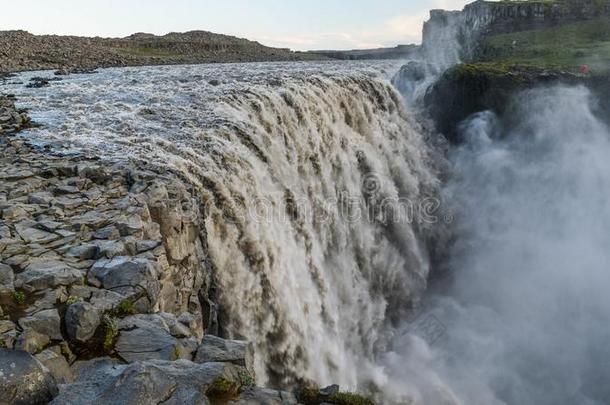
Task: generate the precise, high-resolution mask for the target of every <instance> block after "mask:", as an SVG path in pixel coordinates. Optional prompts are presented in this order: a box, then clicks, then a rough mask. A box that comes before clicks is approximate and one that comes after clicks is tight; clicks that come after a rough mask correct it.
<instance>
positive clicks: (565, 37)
mask: <svg viewBox="0 0 610 405" xmlns="http://www.w3.org/2000/svg"><path fill="white" fill-rule="evenodd" d="M475 61H477V62H493V63H498V64H504V65H523V66H535V67H540V68H549V69H562V70H567V71H572V72H577V71H578V69H579V67H580V66H581V65H583V64H587V65H589V66H590V67H591V69H592V71H593V72H594V73H596V72H597V73H607V72H610V18H607V17H603V18H597V19H594V20H590V21H582V22H577V23H572V24H566V25H560V26H555V27H549V28H544V29H540V30H533V31H522V32H515V33H510V34H501V35H494V36H490V37H488V38H486V39H485V41H484V42H483V44H482V46H481V50H480V53H479V55H478V57H477V58H476V60H475Z"/></svg>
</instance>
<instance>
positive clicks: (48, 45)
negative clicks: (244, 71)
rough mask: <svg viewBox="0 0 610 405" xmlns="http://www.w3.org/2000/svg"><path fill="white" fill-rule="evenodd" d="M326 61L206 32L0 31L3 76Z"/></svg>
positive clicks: (315, 56)
mask: <svg viewBox="0 0 610 405" xmlns="http://www.w3.org/2000/svg"><path fill="white" fill-rule="evenodd" d="M323 58H324V57H323V56H320V55H313V54H307V53H299V52H292V51H290V50H289V49H279V48H270V47H267V46H264V45H261V44H260V43H258V42H254V41H248V40H246V39H242V38H236V37H232V36H228V35H220V34H214V33H211V32H206V31H191V32H186V33H171V34H167V35H163V36H155V35H152V34H142V33H140V34H134V35H131V36H129V37H126V38H99V37H95V38H89V37H75V36H58V35H32V34H30V33H29V32H26V31H0V72H18V71H27V70H50V69H62V70H64V71H71V70H74V69H91V68H98V67H116V66H143V65H171V64H195V63H220V62H225V63H228V62H263V61H291V60H314V59H315V60H319V59H323Z"/></svg>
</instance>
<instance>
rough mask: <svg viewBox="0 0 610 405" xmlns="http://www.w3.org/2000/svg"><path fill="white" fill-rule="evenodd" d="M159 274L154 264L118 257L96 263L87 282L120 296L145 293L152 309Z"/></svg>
mask: <svg viewBox="0 0 610 405" xmlns="http://www.w3.org/2000/svg"><path fill="white" fill-rule="evenodd" d="M159 273H160V269H159V265H158V264H157V263H156V262H153V261H150V260H146V259H141V258H133V257H127V256H119V257H115V258H114V259H102V260H99V261H97V262H96V263H95V264H94V265H93V267H92V268H91V270H90V271H89V275H88V280H89V282H90V283H91V284H92V285H95V286H97V287H102V286H103V287H104V288H106V289H108V290H113V291H115V292H118V293H120V294H125V295H127V294H132V293H139V292H145V293H146V295H147V297H148V300H149V302H150V306H151V307H152V306H154V304H155V303H156V301H157V297H158V295H159V291H160V283H159V280H158V277H159Z"/></svg>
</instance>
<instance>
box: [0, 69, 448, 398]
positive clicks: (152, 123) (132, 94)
mask: <svg viewBox="0 0 610 405" xmlns="http://www.w3.org/2000/svg"><path fill="white" fill-rule="evenodd" d="M398 67H399V66H396V65H395V64H393V63H379V62H375V63H274V64H247V65H239V64H237V65H210V66H203V65H202V66H174V67H147V68H124V69H106V70H101V71H100V72H99V73H97V74H94V75H71V76H68V77H66V78H65V79H64V80H63V81H60V82H52V84H51V86H50V87H48V88H42V89H27V88H25V87H24V86H23V84H19V82H20V81H21V82H24V81H27V80H28V79H29V78H30V77H32V76H40V75H43V76H44V75H46V76H50V75H51V73H50V72H42V73H41V72H35V73H27V74H22V75H20V76H18V77H16V78H14V79H11V82H12V83H13V84H8V85H5V88H7V89H8V91H10V92H12V93H15V94H16V95H17V97H18V100H19V102H20V105H21V106H23V107H27V108H29V109H30V115H31V116H32V118H33V119H34V120H35V121H37V122H39V123H41V124H43V126H42V127H41V128H39V129H34V130H31V131H29V132H27V133H25V134H24V136H26V137H28V138H29V139H30V140H31V141H32V142H33V143H35V144H38V145H40V146H47V147H48V148H50V150H53V151H59V152H62V153H75V154H79V153H84V154H87V155H97V156H100V157H101V158H102V159H106V160H121V159H135V160H141V161H147V162H148V163H149V164H152V165H156V166H161V167H165V168H167V169H169V170H173V171H177V172H179V173H180V174H181V176H182V177H183V178H184V179H185V180H186V181H188V182H190V183H191V184H192V185H194V186H195V187H196V188H197V189H198V193H199V196H200V203H201V205H202V207H204V209H203V210H202V212H204V213H205V214H204V215H205V217H204V218H201V223H203V224H204V227H205V232H206V241H207V249H208V252H207V254H208V256H209V264H208V267H209V268H206V269H203V270H205V271H211V272H212V273H213V279H214V282H215V286H216V291H217V292H218V297H217V301H218V302H217V304H218V307H219V323H220V325H221V333H222V334H223V335H225V336H227V337H237V338H245V339H248V340H250V341H252V342H253V343H254V345H255V348H256V359H255V368H256V375H257V382H258V383H259V384H262V385H265V384H270V385H275V386H282V387H289V386H291V385H292V384H293V383H295V382H297V381H302V380H304V379H308V380H313V381H315V382H317V383H319V384H330V383H338V384H341V385H342V386H343V387H344V388H347V389H354V390H355V389H360V390H364V391H375V390H376V388H377V389H378V388H379V387H382V386H383V385H384V384H386V383H387V375H386V373H385V371H384V367H383V365H382V364H381V363H380V362H379V358H380V356H382V355H383V353H384V352H385V351H386V346H387V344H388V343H389V341H390V340H391V338H392V336H393V334H394V331H395V327H396V326H397V325H399V323H400V321H401V320H402V319H404V318H405V317H406V315H407V314H408V313H409V312H410V311H411V309H412V308H413V307H415V306H416V305H417V303H418V301H419V299H420V298H421V296H422V293H423V291H424V290H425V288H426V283H427V277H428V273H429V257H428V254H427V252H426V244H425V241H426V239H427V238H429V237H430V235H431V233H432V232H433V228H434V223H435V218H433V217H432V216H430V217H428V216H426V218H424V219H425V220H422V219H421V218H419V217H418V215H417V214H418V212H417V209H418V208H419V207H428V208H430V207H432V208H434V204H432V205H430V204H429V203H430V201H433V200H430V199H434V197H435V196H436V194H437V192H438V187H439V181H438V179H437V173H436V169H435V163H434V160H435V159H434V157H433V156H432V155H433V151H431V149H430V148H429V147H428V146H427V144H426V142H425V139H424V138H425V136H426V131H425V130H424V128H422V126H421V125H420V124H418V123H417V122H416V121H415V120H414V119H413V118H412V117H411V116H410V115H409V114H408V113H407V111H406V109H405V107H404V104H403V102H402V99H401V97H400V95H399V94H398V93H397V92H396V90H395V89H394V88H393V87H392V86H391V84H390V82H389V78H390V77H391V75H392V73H393V72H394V71H396V69H397V68H398ZM428 208H426V213H425V214H426V215H428V214H433V213H432V212H429V209H428ZM401 209H402V210H401ZM401 214H403V215H401ZM398 216H400V218H398Z"/></svg>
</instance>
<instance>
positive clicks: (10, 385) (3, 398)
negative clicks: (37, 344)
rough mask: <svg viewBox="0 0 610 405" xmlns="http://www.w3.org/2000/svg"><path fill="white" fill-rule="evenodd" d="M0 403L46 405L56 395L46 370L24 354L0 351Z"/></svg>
mask: <svg viewBox="0 0 610 405" xmlns="http://www.w3.org/2000/svg"><path fill="white" fill-rule="evenodd" d="M0 387H1V389H0V403H2V404H14V405H26V404H46V403H48V402H49V401H50V400H52V399H53V397H54V396H55V395H57V392H58V389H57V383H56V381H55V379H54V378H53V376H52V375H51V373H50V372H49V370H48V369H47V368H45V367H44V366H43V365H42V364H41V363H40V362H39V361H38V360H36V359H35V358H34V357H33V356H31V355H30V354H28V353H26V352H24V351H18V350H7V349H2V348H0Z"/></svg>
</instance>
